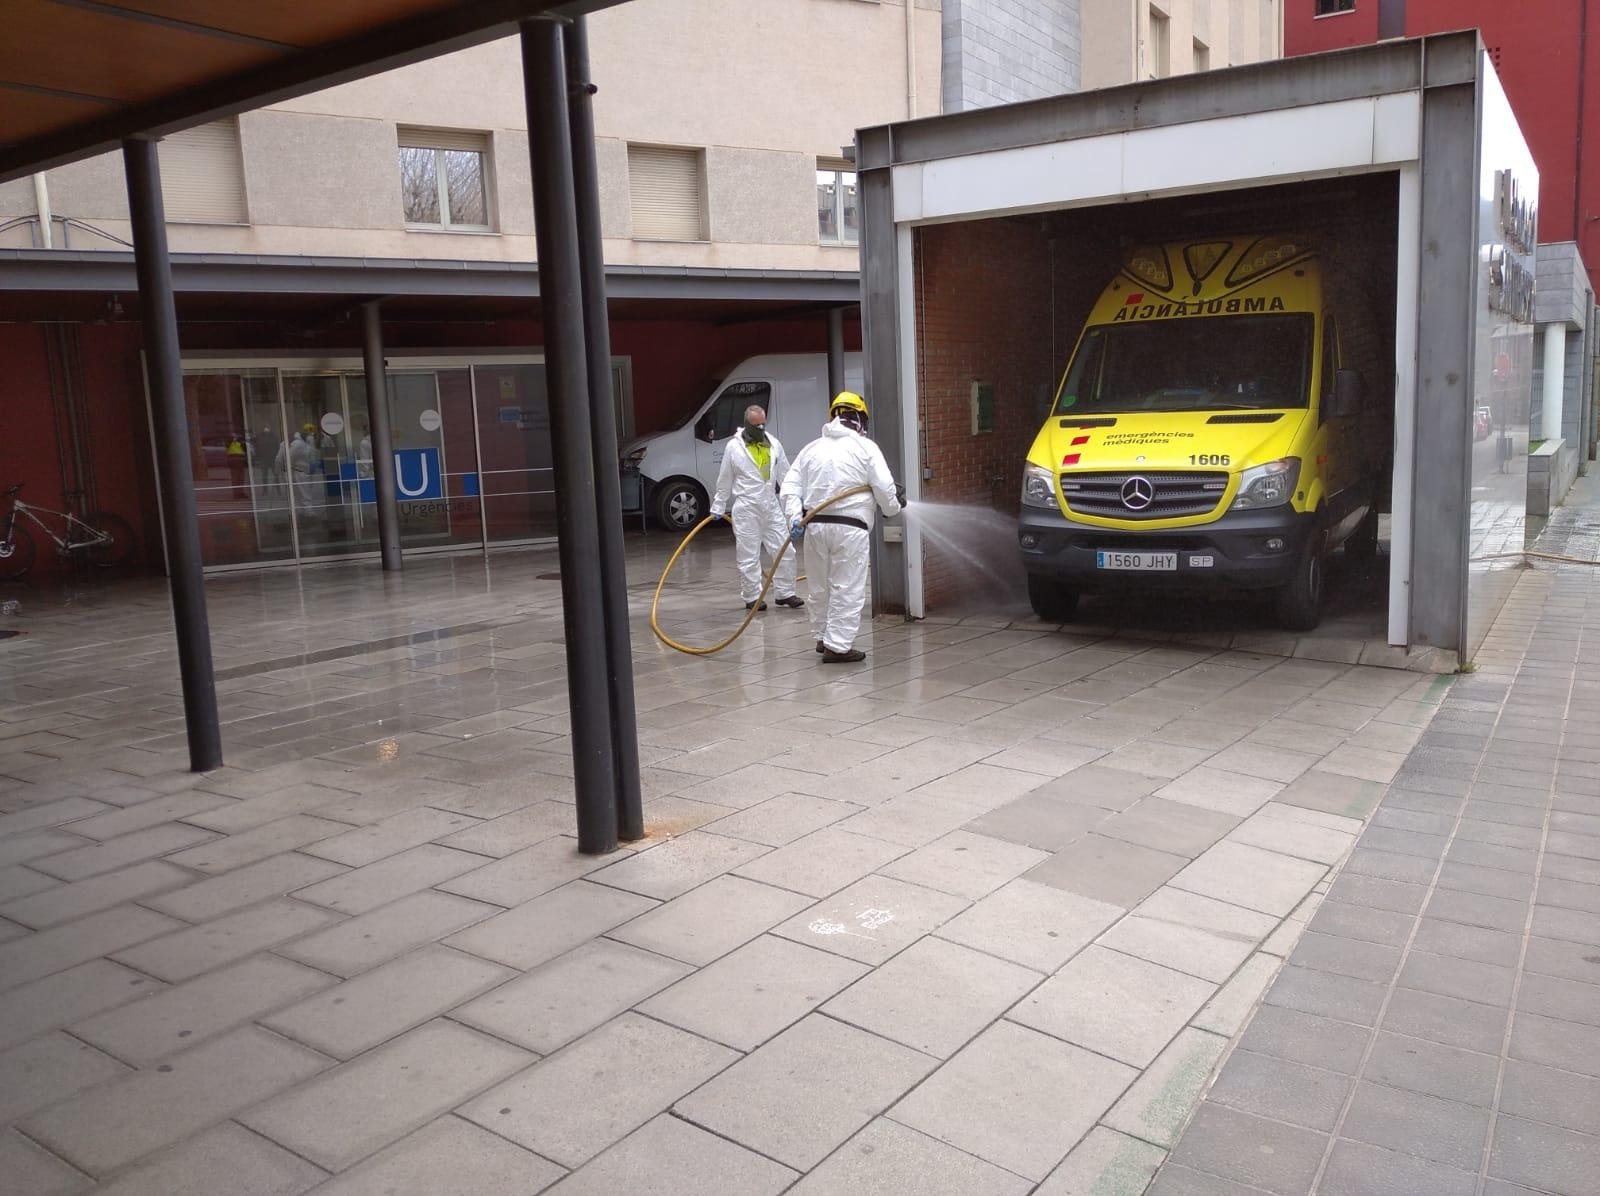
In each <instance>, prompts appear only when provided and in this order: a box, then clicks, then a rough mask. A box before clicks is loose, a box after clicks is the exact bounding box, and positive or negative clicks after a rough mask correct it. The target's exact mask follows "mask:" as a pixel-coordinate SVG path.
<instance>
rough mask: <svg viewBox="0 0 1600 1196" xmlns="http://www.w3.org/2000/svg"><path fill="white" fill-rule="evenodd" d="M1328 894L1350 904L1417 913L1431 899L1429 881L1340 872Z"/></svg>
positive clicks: (1402, 912)
mask: <svg viewBox="0 0 1600 1196" xmlns="http://www.w3.org/2000/svg"><path fill="white" fill-rule="evenodd" d="M1328 897H1329V898H1330V899H1331V900H1334V901H1340V902H1344V903H1346V904H1348V905H1360V906H1365V907H1367V908H1369V909H1379V910H1384V911H1386V912H1389V913H1397V914H1410V915H1416V914H1417V913H1418V912H1420V911H1421V909H1422V904H1423V902H1424V901H1426V900H1427V899H1428V888H1427V886H1426V885H1414V884H1407V883H1405V882H1402V881H1397V880H1382V879H1380V878H1378V877H1375V876H1355V875H1352V874H1349V873H1343V872H1341V873H1340V874H1339V875H1338V876H1337V877H1335V878H1334V881H1333V884H1332V885H1331V886H1330V887H1329V889H1328Z"/></svg>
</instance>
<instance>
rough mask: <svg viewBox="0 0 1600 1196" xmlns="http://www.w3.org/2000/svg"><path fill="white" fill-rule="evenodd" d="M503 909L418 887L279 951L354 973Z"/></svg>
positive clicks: (337, 971)
mask: <svg viewBox="0 0 1600 1196" xmlns="http://www.w3.org/2000/svg"><path fill="white" fill-rule="evenodd" d="M499 912H500V910H499V909H498V907H496V906H493V905H485V904H483V902H481V901H468V900H467V899H466V898H465V897H453V896H451V895H450V894H448V893H434V892H423V893H414V894H412V895H411V896H410V897H402V898H401V899H400V900H399V901H395V902H392V903H390V904H389V905H386V906H383V907H382V908H381V909H375V910H373V911H372V912H371V913H369V914H361V915H360V916H359V917H355V918H349V919H347V920H346V921H343V922H340V923H338V924H337V925H335V926H330V927H329V928H328V929H327V930H321V931H318V932H317V933H316V934H312V935H307V936H306V937H305V938H303V939H299V940H297V941H295V942H293V943H289V944H288V945H287V946H282V947H279V948H277V953H278V954H279V955H285V956H288V957H289V958H290V959H297V960H299V961H300V962H302V963H308V964H310V965H311V966H312V967H314V968H321V969H322V970H323V971H324V972H331V973H333V974H334V975H335V976H345V977H349V976H354V975H357V974H358V973H361V972H364V971H366V970H367V969H368V968H371V967H376V966H377V965H378V964H380V963H382V962H384V960H387V959H393V958H395V956H397V955H404V954H405V953H406V952H407V951H410V950H413V949H414V948H416V947H420V946H422V945H424V944H425V943H429V942H432V941H433V940H434V939H437V938H442V937H443V936H445V935H448V934H451V933H453V932H454V931H458V930H460V929H461V928H462V927H464V926H471V925H472V924H473V923H475V922H481V921H483V920H484V919H485V918H488V917H491V916H492V915H494V914H497V913H499Z"/></svg>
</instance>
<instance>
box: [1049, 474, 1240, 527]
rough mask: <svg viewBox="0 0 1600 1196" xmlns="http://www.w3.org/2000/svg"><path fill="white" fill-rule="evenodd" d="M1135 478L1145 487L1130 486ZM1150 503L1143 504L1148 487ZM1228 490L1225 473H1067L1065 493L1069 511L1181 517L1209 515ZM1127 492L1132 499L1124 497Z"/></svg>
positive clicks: (1110, 516) (1112, 515)
mask: <svg viewBox="0 0 1600 1196" xmlns="http://www.w3.org/2000/svg"><path fill="white" fill-rule="evenodd" d="M1135 479H1138V480H1139V481H1142V482H1144V483H1145V484H1146V487H1145V488H1141V487H1139V486H1138V485H1130V483H1133V482H1134V481H1135ZM1146 488H1147V489H1148V492H1149V495H1150V499H1149V505H1148V506H1140V505H1139V503H1140V500H1141V499H1142V497H1143V495H1144V493H1145V489H1146ZM1227 489H1228V475H1227V474H1225V473H1203V472H1191V473H1064V474H1062V475H1061V494H1062V496H1063V497H1064V498H1065V499H1066V500H1067V508H1068V510H1071V511H1075V512H1076V513H1077V514H1079V515H1095V516H1098V517H1100V518H1102V519H1179V518H1182V517H1183V516H1185V515H1209V514H1210V513H1211V512H1212V511H1214V510H1216V508H1217V504H1218V503H1220V502H1221V501H1222V496H1223V495H1224V494H1225V493H1226V492H1227ZM1125 491H1126V492H1127V493H1128V495H1129V497H1130V498H1131V500H1132V502H1131V504H1130V502H1129V501H1126V500H1125V499H1124V492H1125Z"/></svg>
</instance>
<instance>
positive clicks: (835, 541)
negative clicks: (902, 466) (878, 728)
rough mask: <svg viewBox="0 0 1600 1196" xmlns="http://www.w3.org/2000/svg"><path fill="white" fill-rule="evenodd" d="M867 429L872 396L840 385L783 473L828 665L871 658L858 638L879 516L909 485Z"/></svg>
mask: <svg viewBox="0 0 1600 1196" xmlns="http://www.w3.org/2000/svg"><path fill="white" fill-rule="evenodd" d="M866 433H867V403H866V400H865V399H863V398H862V397H861V396H860V395H858V394H855V393H853V392H852V391H848V390H845V391H840V392H839V393H838V394H837V395H835V396H834V399H833V403H832V405H831V406H830V407H829V409H828V422H827V424H825V425H824V426H823V429H822V435H821V437H819V438H818V439H816V440H813V441H812V442H811V443H810V444H808V445H806V447H805V448H803V449H801V450H800V454H799V456H797V457H796V458H795V459H794V464H792V465H791V466H790V467H789V473H788V476H786V477H785V478H784V480H783V489H782V499H783V513H784V517H785V518H786V519H788V521H789V525H790V538H791V539H792V540H793V541H794V542H795V543H796V544H797V545H799V544H801V543H803V544H804V545H805V554H806V581H807V582H808V584H809V585H810V589H811V607H810V609H811V631H812V634H813V636H814V638H815V639H816V641H817V652H818V653H820V654H821V656H822V661H823V663H824V664H850V663H853V662H855V661H858V660H865V659H866V658H867V654H866V653H865V652H863V651H861V650H860V649H859V648H856V647H855V646H854V643H855V638H856V632H857V630H859V629H860V627H861V612H862V610H863V608H865V606H866V604H867V554H868V551H869V549H870V547H871V542H872V535H871V533H872V520H873V515H874V512H875V511H882V512H883V514H884V517H885V518H893V517H894V516H895V515H898V514H899V513H900V508H901V506H902V505H903V504H904V503H905V491H904V490H902V489H901V488H900V487H898V486H896V485H895V481H894V477H893V475H891V474H890V473H889V463H888V462H887V461H885V460H884V459H883V450H882V449H880V448H879V447H878V446H877V445H875V444H873V443H872V441H870V440H868V439H867V435H866ZM857 486H871V487H872V490H871V492H870V493H867V494H853V495H851V496H850V497H849V498H846V499H842V500H841V501H839V502H836V503H834V504H833V505H832V506H830V507H828V509H827V510H825V511H823V512H821V513H820V514H817V515H813V516H812V517H811V521H810V522H809V523H807V524H805V525H804V526H802V525H801V522H800V520H801V519H802V518H803V517H804V516H805V515H806V514H807V513H809V512H811V511H813V510H815V509H816V508H818V507H820V506H821V505H822V504H823V503H824V502H826V501H827V500H828V499H830V498H833V497H834V496H835V495H838V494H841V493H843V492H844V491H846V490H850V489H853V488H855V487H857Z"/></svg>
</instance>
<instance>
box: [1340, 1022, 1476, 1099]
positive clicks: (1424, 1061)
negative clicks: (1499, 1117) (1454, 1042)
mask: <svg viewBox="0 0 1600 1196" xmlns="http://www.w3.org/2000/svg"><path fill="white" fill-rule="evenodd" d="M1498 1072H1499V1061H1498V1059H1496V1057H1495V1056H1493V1055H1483V1054H1478V1053H1476V1052H1473V1051H1463V1050H1461V1049H1459V1048H1457V1047H1451V1046H1445V1045H1443V1044H1441V1043H1436V1042H1430V1041H1428V1040H1427V1039H1423V1038H1411V1037H1401V1036H1400V1035H1397V1034H1390V1033H1387V1032H1385V1033H1380V1034H1379V1035H1378V1037H1377V1040H1376V1041H1375V1042H1374V1043H1373V1046H1372V1055H1371V1058H1370V1059H1369V1060H1368V1063H1367V1067H1366V1069H1365V1071H1364V1072H1363V1073H1362V1075H1363V1078H1364V1079H1368V1080H1374V1081H1376V1082H1378V1083H1380V1084H1388V1085H1389V1086H1390V1087H1392V1088H1404V1089H1407V1090H1408V1091H1411V1092H1421V1093H1424V1094H1425V1095H1428V1096H1438V1097H1443V1098H1445V1099H1447V1100H1455V1101H1461V1102H1463V1103H1464V1104H1469V1105H1477V1106H1479V1107H1480V1108H1485V1109H1487V1108H1489V1107H1490V1105H1492V1104H1493V1102H1494V1096H1495V1084H1496V1081H1497V1078H1498Z"/></svg>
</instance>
